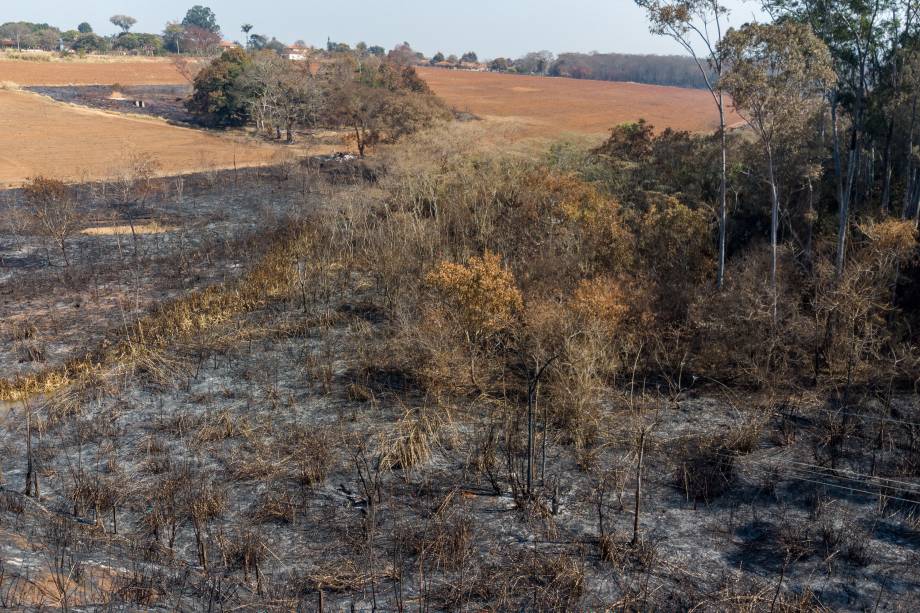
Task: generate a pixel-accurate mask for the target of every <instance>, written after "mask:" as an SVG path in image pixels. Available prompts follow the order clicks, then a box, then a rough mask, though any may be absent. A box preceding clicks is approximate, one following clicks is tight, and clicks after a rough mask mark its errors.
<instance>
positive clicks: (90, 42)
mask: <svg viewBox="0 0 920 613" xmlns="http://www.w3.org/2000/svg"><path fill="white" fill-rule="evenodd" d="M70 48H71V49H73V50H74V51H81V52H84V53H105V52H106V51H108V50H109V48H110V47H109V41H108V40H106V39H104V38H102V37H101V36H99V35H98V34H93V33H92V32H90V33H89V34H81V35H80V36H78V37H77V39H76V40H75V41H74V42H73V44H71V46H70Z"/></svg>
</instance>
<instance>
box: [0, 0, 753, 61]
mask: <svg viewBox="0 0 920 613" xmlns="http://www.w3.org/2000/svg"><path fill="white" fill-rule="evenodd" d="M199 3H200V4H204V5H205V6H210V7H211V9H212V10H213V11H214V13H215V14H216V15H217V20H218V23H220V25H221V28H222V29H223V32H224V35H225V37H226V38H230V39H239V38H240V31H239V26H240V24H242V23H244V22H248V23H252V24H253V25H254V26H255V27H254V29H253V31H254V32H258V33H260V34H267V35H269V36H277V37H278V38H279V39H280V40H281V41H283V42H286V43H290V42H293V41H294V40H297V39H303V40H305V41H306V42H307V43H310V44H314V45H324V44H325V42H326V37H327V36H329V37H331V38H332V39H333V40H335V41H341V42H347V43H349V44H354V43H356V42H358V41H362V40H363V41H366V42H367V43H368V44H379V45H383V46H384V47H387V48H391V47H392V46H393V45H395V44H397V43H399V42H402V41H404V40H405V41H408V42H409V43H411V44H412V46H413V47H414V48H415V49H416V50H419V51H423V52H424V53H426V54H428V55H431V54H433V53H434V52H435V51H438V50H443V51H444V52H445V53H462V52H464V51H468V50H473V51H476V52H477V53H479V55H480V56H482V57H484V58H485V57H489V58H492V57H497V56H511V57H517V56H520V55H522V54H524V53H525V52H527V51H538V50H541V49H548V50H550V51H553V52H555V53H559V52H562V51H584V52H587V51H614V52H621V53H679V49H678V47H677V46H676V44H675V43H674V42H673V41H670V40H668V39H664V38H659V37H655V36H652V35H651V34H649V33H648V24H647V23H646V21H645V17H644V15H643V12H642V11H641V10H640V9H638V8H637V7H636V6H635V4H634V2H633V0H462V1H461V2H451V1H450V0H447V1H439V0H322V1H317V0H261V1H258V0H210V1H208V0H143V1H141V0H0V23H2V22H5V21H36V22H48V23H50V24H52V25H56V26H58V27H60V28H62V29H69V28H76V26H77V24H78V23H80V22H81V21H88V22H89V23H90V24H91V25H92V26H93V28H94V29H95V30H96V31H97V32H100V33H105V34H110V33H113V32H115V31H116V28H115V27H114V26H113V25H112V24H110V23H109V21H108V19H109V17H110V16H111V15H113V14H116V13H124V14H127V15H131V16H132V17H135V18H136V19H137V25H136V26H135V27H134V30H135V31H139V32H141V31H142V32H160V31H161V30H162V29H163V25H164V24H165V23H166V21H167V20H173V19H181V18H182V16H184V15H185V11H186V10H187V9H188V8H189V7H190V6H191V5H193V4H199ZM727 4H728V5H729V6H730V7H732V15H731V19H732V22H734V23H736V24H739V25H740V24H741V23H743V22H745V21H751V20H752V18H753V17H754V16H755V14H757V12H758V11H757V7H758V3H757V2H743V0H727Z"/></svg>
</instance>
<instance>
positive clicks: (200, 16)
mask: <svg viewBox="0 0 920 613" xmlns="http://www.w3.org/2000/svg"><path fill="white" fill-rule="evenodd" d="M182 25H183V26H185V27H186V28H189V27H196V28H201V29H202V30H207V31H208V32H212V33H215V34H216V33H217V32H220V26H219V25H217V16H216V15H214V11H212V10H211V9H210V8H208V7H206V6H201V5H200V4H196V5H195V6H193V7H192V8H190V9H189V10H188V12H187V13H186V14H185V18H184V19H183V20H182Z"/></svg>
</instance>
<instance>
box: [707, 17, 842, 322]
mask: <svg viewBox="0 0 920 613" xmlns="http://www.w3.org/2000/svg"><path fill="white" fill-rule="evenodd" d="M718 53H719V55H720V57H721V58H722V60H723V61H725V63H726V67H727V70H726V71H725V72H724V73H723V75H722V78H721V79H720V82H719V85H718V87H719V88H720V89H724V90H725V91H726V92H727V93H728V94H729V95H731V97H732V99H733V100H734V106H735V108H736V109H737V111H738V113H739V114H740V115H741V116H742V117H743V118H744V120H745V121H746V122H747V123H748V125H749V126H750V127H751V128H752V129H753V130H754V133H755V134H756V135H757V137H758V139H759V140H760V143H761V145H762V147H763V151H764V156H765V161H766V165H767V183H768V184H769V186H770V203H771V211H770V246H771V251H772V255H771V264H770V284H771V287H772V289H773V319H774V321H775V320H776V315H777V284H776V268H777V240H778V236H777V235H778V232H779V215H780V196H779V186H778V185H777V180H776V160H775V157H774V156H775V153H776V151H775V143H776V141H777V140H778V139H779V138H780V137H781V136H782V134H784V133H786V132H791V131H795V130H797V129H800V128H801V127H802V126H803V125H804V124H805V123H806V122H807V121H808V120H809V119H811V118H812V117H813V116H814V114H815V113H816V112H817V111H818V109H819V108H820V106H821V104H822V99H823V95H824V93H825V92H826V90H827V87H828V86H829V85H830V84H832V83H833V82H834V80H835V79H836V75H835V74H834V70H833V66H832V62H831V56H830V53H829V52H828V49H827V46H826V45H825V44H824V43H823V42H822V41H821V39H820V38H818V37H817V36H816V35H815V34H814V33H813V32H812V31H811V28H809V27H808V26H806V25H802V24H798V23H795V22H791V21H784V22H780V23H778V24H769V25H767V24H756V23H754V24H746V25H744V26H743V27H741V28H739V29H737V30H735V29H732V30H729V31H728V32H727V33H726V34H725V37H724V38H723V40H722V42H721V43H720V45H719V50H718Z"/></svg>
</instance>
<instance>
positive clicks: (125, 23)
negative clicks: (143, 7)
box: [109, 15, 137, 32]
mask: <svg viewBox="0 0 920 613" xmlns="http://www.w3.org/2000/svg"><path fill="white" fill-rule="evenodd" d="M109 21H111V22H112V24H113V25H115V26H118V27H119V28H121V31H122V32H127V31H128V30H130V29H131V27H132V26H134V24H136V23H137V19H135V18H134V17H131V16H130V15H112V16H111V17H109Z"/></svg>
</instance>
